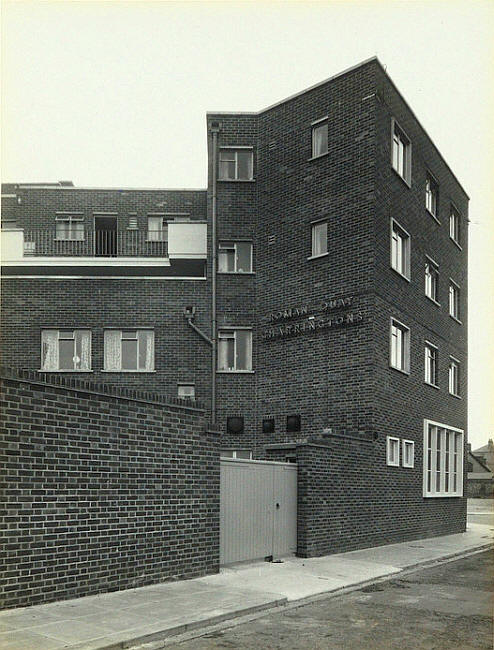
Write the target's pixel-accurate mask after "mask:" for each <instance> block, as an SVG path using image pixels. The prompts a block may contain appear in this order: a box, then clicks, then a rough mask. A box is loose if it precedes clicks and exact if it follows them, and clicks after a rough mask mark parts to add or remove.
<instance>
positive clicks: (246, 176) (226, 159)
mask: <svg viewBox="0 0 494 650" xmlns="http://www.w3.org/2000/svg"><path fill="white" fill-rule="evenodd" d="M253 174H254V152H253V151H252V149H240V148H239V149H235V148H231V149H226V148H225V149H220V155H219V180H220V181H250V180H253Z"/></svg>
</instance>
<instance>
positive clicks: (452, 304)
mask: <svg viewBox="0 0 494 650" xmlns="http://www.w3.org/2000/svg"><path fill="white" fill-rule="evenodd" d="M449 315H450V316H452V317H453V318H455V319H456V320H460V287H459V286H458V285H457V284H455V283H454V282H453V280H450V283H449Z"/></svg>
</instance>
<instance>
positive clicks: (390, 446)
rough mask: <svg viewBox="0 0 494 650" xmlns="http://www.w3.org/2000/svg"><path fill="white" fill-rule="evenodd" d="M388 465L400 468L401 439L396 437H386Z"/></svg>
mask: <svg viewBox="0 0 494 650" xmlns="http://www.w3.org/2000/svg"><path fill="white" fill-rule="evenodd" d="M386 465H389V466H390V467H399V466H400V439H399V438H395V437H394V436H386Z"/></svg>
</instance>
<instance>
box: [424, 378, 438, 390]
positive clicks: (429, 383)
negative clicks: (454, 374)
mask: <svg viewBox="0 0 494 650" xmlns="http://www.w3.org/2000/svg"><path fill="white" fill-rule="evenodd" d="M424 384H425V385H426V386H430V387H431V388H435V389H436V390H440V388H439V386H438V385H437V384H431V382H430V381H426V380H424Z"/></svg>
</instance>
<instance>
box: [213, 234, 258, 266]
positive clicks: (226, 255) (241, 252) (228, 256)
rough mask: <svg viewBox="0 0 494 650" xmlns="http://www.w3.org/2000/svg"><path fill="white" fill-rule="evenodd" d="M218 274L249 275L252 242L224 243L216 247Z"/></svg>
mask: <svg viewBox="0 0 494 650" xmlns="http://www.w3.org/2000/svg"><path fill="white" fill-rule="evenodd" d="M218 272H219V273H251V272H252V242H249V241H224V242H220V243H219V245H218Z"/></svg>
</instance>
